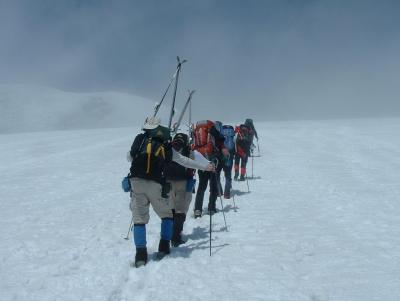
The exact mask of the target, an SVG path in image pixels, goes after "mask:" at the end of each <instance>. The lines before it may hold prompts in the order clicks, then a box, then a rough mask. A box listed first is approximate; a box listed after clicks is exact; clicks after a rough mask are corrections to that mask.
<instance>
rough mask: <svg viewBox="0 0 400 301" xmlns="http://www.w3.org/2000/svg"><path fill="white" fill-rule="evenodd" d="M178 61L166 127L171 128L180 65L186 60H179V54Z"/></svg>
mask: <svg viewBox="0 0 400 301" xmlns="http://www.w3.org/2000/svg"><path fill="white" fill-rule="evenodd" d="M176 59H177V61H178V67H177V73H176V78H175V87H174V95H173V97H172V106H171V113H170V115H169V123H168V128H169V129H171V124H172V117H174V114H175V99H176V90H177V89H178V81H179V74H180V72H181V66H182V64H183V63H185V62H186V60H183V61H182V62H181V60H180V59H179V56H177V57H176Z"/></svg>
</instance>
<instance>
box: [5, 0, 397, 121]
mask: <svg viewBox="0 0 400 301" xmlns="http://www.w3.org/2000/svg"><path fill="white" fill-rule="evenodd" d="M0 5H1V6H0V19H1V21H0V25H1V26H0V28H1V29H0V40H1V41H2V47H1V48H0V64H1V65H2V66H4V68H2V70H1V71H0V82H3V83H14V82H23V83H36V84H42V85H49V86H54V87H58V88H61V89H65V90H71V91H98V90H102V91H104V90H119V91H124V92H130V93H134V94H139V95H142V96H145V97H147V98H151V99H154V100H159V98H160V97H161V94H162V93H163V91H164V89H165V87H166V85H167V84H168V80H169V77H170V76H171V75H172V73H173V71H174V69H175V63H176V62H175V57H176V55H181V56H182V57H183V58H186V59H188V63H187V64H185V66H184V68H183V70H182V77H181V84H180V86H179V92H178V96H179V98H178V100H179V101H180V102H183V101H184V99H185V98H186V95H187V93H186V91H187V89H196V90H197V92H196V94H195V96H194V98H193V106H194V109H195V111H196V112H195V116H194V118H198V119H204V118H218V119H220V116H221V115H223V116H227V119H229V120H238V119H244V118H245V117H247V116H251V117H253V118H255V119H257V118H258V119H298V118H331V117H362V116H374V115H375V116H379V115H393V114H399V113H400V105H399V101H398V99H399V92H398V89H397V86H398V85H399V84H400V83H399V80H398V79H399V78H400V76H399V75H400V74H399V73H400V71H399V70H400V69H399V64H400V63H399V59H398V55H397V53H399V51H400V31H399V30H398V28H400V18H398V15H397V14H398V13H397V12H398V11H399V8H400V4H399V3H398V2H397V1H368V0H367V1H335V2H321V1H301V2H294V1H246V3H245V4H243V1H168V2H165V1H145V2H143V1H117V2H110V1H56V2H54V1H49V0H42V1H34V2H32V1H3V2H2V4H0ZM3 45H4V46H3Z"/></svg>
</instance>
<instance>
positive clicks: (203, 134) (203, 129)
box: [193, 120, 215, 157]
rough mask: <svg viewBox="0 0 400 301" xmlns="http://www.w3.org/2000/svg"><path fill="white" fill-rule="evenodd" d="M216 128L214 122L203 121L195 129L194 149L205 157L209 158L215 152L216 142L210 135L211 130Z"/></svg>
mask: <svg viewBox="0 0 400 301" xmlns="http://www.w3.org/2000/svg"><path fill="white" fill-rule="evenodd" d="M213 126H214V122H212V121H210V120H202V121H198V122H197V123H196V126H195V127H194V132H193V135H194V144H193V149H194V150H197V151H198V152H200V153H201V154H202V155H203V156H206V157H207V156H209V155H211V154H212V153H213V152H214V149H215V146H214V145H215V141H214V137H213V136H212V135H211V134H210V129H211V128H212V127H213Z"/></svg>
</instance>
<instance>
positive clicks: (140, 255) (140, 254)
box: [135, 248, 147, 268]
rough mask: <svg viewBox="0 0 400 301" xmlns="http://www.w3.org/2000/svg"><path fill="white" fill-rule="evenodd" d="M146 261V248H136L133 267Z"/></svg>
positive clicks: (139, 265) (137, 266) (144, 263)
mask: <svg viewBox="0 0 400 301" xmlns="http://www.w3.org/2000/svg"><path fill="white" fill-rule="evenodd" d="M146 263H147V248H136V255H135V267H136V268H139V267H141V266H143V265H146Z"/></svg>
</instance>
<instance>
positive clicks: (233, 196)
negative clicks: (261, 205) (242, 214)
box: [232, 195, 237, 212]
mask: <svg viewBox="0 0 400 301" xmlns="http://www.w3.org/2000/svg"><path fill="white" fill-rule="evenodd" d="M232 200H233V206H234V207H233V209H234V210H235V212H237V211H236V209H237V207H236V203H235V195H232Z"/></svg>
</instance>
